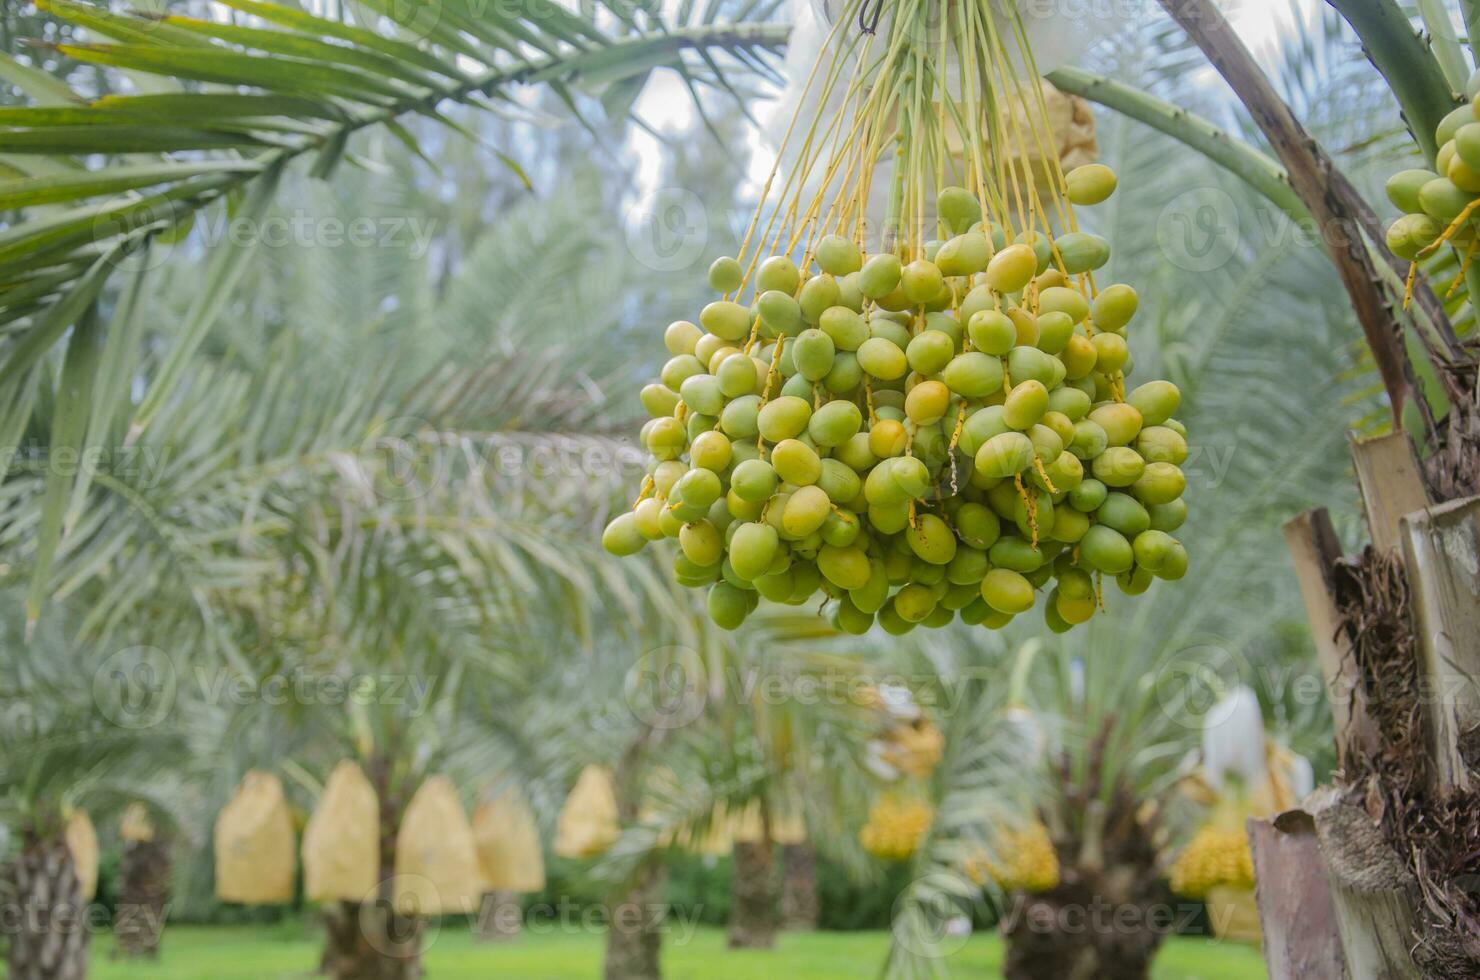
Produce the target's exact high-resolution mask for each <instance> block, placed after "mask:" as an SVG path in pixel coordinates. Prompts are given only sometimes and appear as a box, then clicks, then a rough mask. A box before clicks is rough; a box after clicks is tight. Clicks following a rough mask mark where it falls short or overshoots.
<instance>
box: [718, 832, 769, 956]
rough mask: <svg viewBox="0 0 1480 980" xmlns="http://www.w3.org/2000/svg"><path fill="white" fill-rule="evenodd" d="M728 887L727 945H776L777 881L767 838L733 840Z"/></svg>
mask: <svg viewBox="0 0 1480 980" xmlns="http://www.w3.org/2000/svg"><path fill="white" fill-rule="evenodd" d="M733 853H734V858H735V877H734V883H733V886H732V889H731V893H730V894H731V896H732V904H731V905H730V948H731V949H771V948H773V947H774V946H775V945H776V926H777V918H778V916H777V912H778V911H779V909H778V905H779V902H780V891H781V887H780V882H779V881H778V880H777V875H776V862H775V860H774V856H775V851H774V850H773V848H772V846H771V842H770V841H769V840H765V839H762V840H759V841H736V842H735V849H734V852H733Z"/></svg>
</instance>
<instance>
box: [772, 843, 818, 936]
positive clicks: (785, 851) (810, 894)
mask: <svg viewBox="0 0 1480 980" xmlns="http://www.w3.org/2000/svg"><path fill="white" fill-rule="evenodd" d="M781 865H782V880H781V928H783V929H789V930H792V931H794V932H811V931H812V930H814V929H816V928H817V849H816V848H814V847H813V846H812V845H811V844H786V845H784V846H783V847H782V848H781Z"/></svg>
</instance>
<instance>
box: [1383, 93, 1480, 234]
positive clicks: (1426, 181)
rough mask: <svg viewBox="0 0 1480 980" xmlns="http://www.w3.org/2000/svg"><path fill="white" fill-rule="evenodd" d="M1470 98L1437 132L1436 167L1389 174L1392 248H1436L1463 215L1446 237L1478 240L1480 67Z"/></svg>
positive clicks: (1389, 229)
mask: <svg viewBox="0 0 1480 980" xmlns="http://www.w3.org/2000/svg"><path fill="white" fill-rule="evenodd" d="M1466 87H1467V89H1468V91H1469V97H1470V101H1469V102H1467V103H1466V104H1464V105H1462V106H1460V107H1459V108H1458V109H1455V110H1454V111H1453V112H1451V113H1449V114H1448V115H1447V116H1445V117H1444V119H1443V120H1442V121H1441V122H1440V123H1439V127H1438V129H1437V130H1436V131H1435V133H1434V138H1435V143H1436V144H1437V145H1438V147H1439V154H1438V157H1437V158H1436V161H1435V166H1436V167H1437V168H1438V171H1439V172H1438V173H1435V172H1434V171H1432V170H1420V169H1415V170H1403V171H1400V172H1398V173H1396V174H1393V176H1392V177H1390V178H1388V182H1387V195H1388V199H1389V200H1390V201H1392V202H1393V204H1394V206H1396V207H1397V208H1398V210H1399V211H1401V212H1403V213H1402V215H1401V216H1400V217H1399V218H1398V220H1397V221H1394V222H1393V223H1392V225H1390V226H1389V227H1388V232H1387V245H1388V248H1389V249H1391V250H1392V252H1393V254H1394V255H1396V256H1398V257H1399V258H1401V259H1407V260H1408V261H1410V262H1411V261H1415V260H1417V259H1418V258H1419V257H1420V256H1421V255H1422V254H1426V253H1427V252H1428V251H1431V250H1432V249H1433V248H1434V247H1435V246H1436V245H1437V243H1438V242H1439V241H1440V239H1441V238H1443V237H1444V236H1445V233H1446V231H1448V230H1449V228H1450V226H1451V225H1453V224H1454V223H1455V222H1456V221H1459V219H1460V218H1461V217H1462V216H1463V217H1464V218H1465V220H1464V221H1462V222H1460V224H1459V227H1457V228H1455V229H1453V231H1452V232H1449V234H1448V237H1447V238H1445V239H1444V240H1446V241H1449V242H1451V243H1452V244H1454V245H1456V246H1459V247H1461V248H1470V247H1472V246H1473V245H1474V243H1475V234H1476V229H1477V227H1480V224H1477V222H1476V215H1477V212H1480V207H1477V206H1475V202H1476V201H1477V200H1480V103H1477V102H1476V101H1475V97H1476V95H1477V94H1480V70H1477V71H1476V72H1475V73H1474V74H1473V75H1471V76H1470V82H1469V85H1468V86H1466Z"/></svg>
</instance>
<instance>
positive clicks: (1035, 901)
mask: <svg viewBox="0 0 1480 980" xmlns="http://www.w3.org/2000/svg"><path fill="white" fill-rule="evenodd" d="M1110 881H1118V882H1121V883H1123V884H1126V885H1130V886H1131V887H1130V892H1129V893H1127V892H1124V891H1121V890H1120V889H1119V888H1116V889H1115V891H1112V892H1110V893H1108V894H1107V893H1106V892H1104V891H1101V890H1100V889H1101V888H1102V887H1103V886H1104V884H1105V883H1107V882H1110ZM1092 882H1094V883H1092ZM1111 887H1112V888H1114V887H1115V886H1111ZM1117 892H1119V893H1118V894H1117ZM1169 898H1170V896H1169V895H1167V894H1166V893H1165V891H1164V890H1163V889H1162V888H1161V887H1160V886H1159V885H1158V884H1157V882H1156V870H1155V869H1154V868H1151V867H1147V866H1142V865H1139V864H1134V865H1133V864H1126V865H1120V866H1117V867H1113V868H1107V869H1106V870H1105V872H1104V873H1103V874H1102V875H1092V876H1084V877H1083V878H1082V879H1081V880H1080V881H1078V882H1074V883H1066V884H1064V885H1060V886H1059V887H1058V888H1056V889H1054V890H1053V891H1052V892H1049V893H1047V894H1042V895H1028V894H1025V893H1023V892H1017V893H1014V894H1013V896H1012V899H1011V904H1010V905H1009V907H1008V909H1007V913H1006V916H1005V917H1004V918H1003V920H1002V932H1003V935H1004V937H1005V938H1006V940H1007V954H1006V959H1005V961H1004V962H1003V966H1002V975H1003V976H1004V977H1006V978H1007V980H1147V978H1148V977H1150V976H1151V961H1152V960H1153V959H1154V958H1155V957H1156V953H1157V951H1158V950H1159V949H1160V948H1161V944H1162V941H1163V940H1164V939H1165V938H1166V935H1165V932H1166V930H1165V928H1164V927H1165V926H1167V925H1169V924H1168V923H1165V922H1164V921H1161V920H1158V919H1157V917H1156V916H1157V915H1158V914H1161V912H1162V911H1163V910H1165V909H1167V908H1169V907H1170V906H1169ZM1097 910H1098V911H1097Z"/></svg>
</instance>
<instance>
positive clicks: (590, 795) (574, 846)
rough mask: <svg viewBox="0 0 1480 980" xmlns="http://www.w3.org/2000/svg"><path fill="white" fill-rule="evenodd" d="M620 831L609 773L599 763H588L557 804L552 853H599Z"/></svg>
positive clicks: (582, 855) (565, 855) (579, 855)
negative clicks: (564, 796) (558, 814)
mask: <svg viewBox="0 0 1480 980" xmlns="http://www.w3.org/2000/svg"><path fill="white" fill-rule="evenodd" d="M619 833H621V826H620V824H619V817H618V813H617V788H616V785H615V784H614V783H613V782H612V774H611V773H610V772H609V771H608V770H607V769H605V768H603V767H602V766H587V767H586V768H585V769H582V770H581V775H580V778H579V779H577V780H576V785H575V788H574V789H572V790H571V791H570V795H569V796H567V797H566V798H565V805H564V806H562V807H561V808H560V822H559V824H558V825H557V827H556V831H555V853H556V854H558V855H560V856H561V857H563V858H593V857H598V856H599V855H601V854H604V853H606V850H607V848H609V847H611V846H612V844H613V843H615V842H616V839H617V835H618V834H619Z"/></svg>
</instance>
